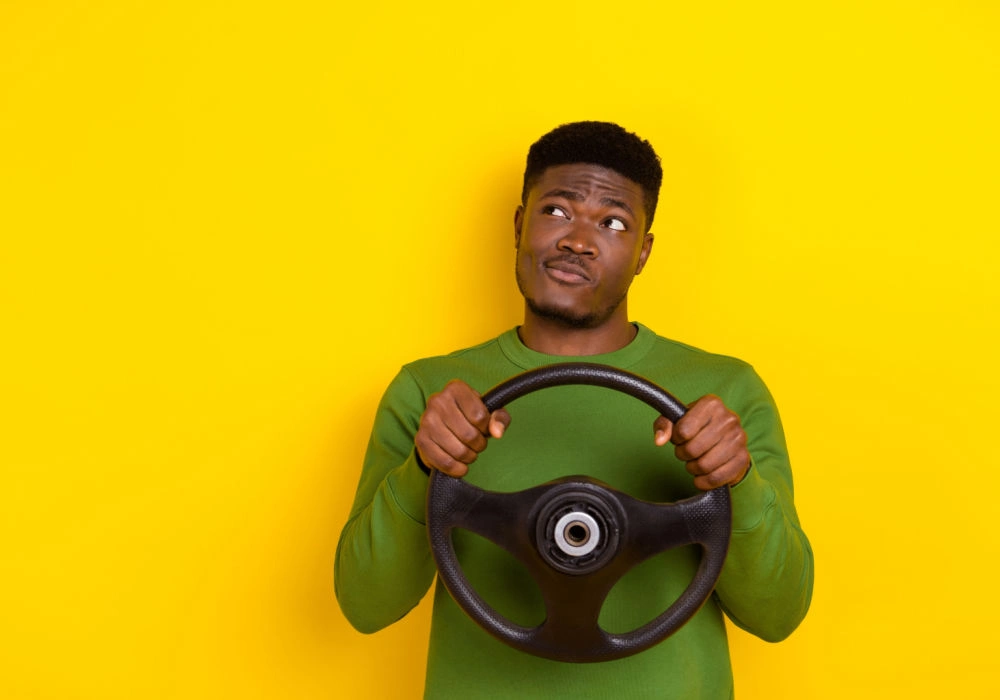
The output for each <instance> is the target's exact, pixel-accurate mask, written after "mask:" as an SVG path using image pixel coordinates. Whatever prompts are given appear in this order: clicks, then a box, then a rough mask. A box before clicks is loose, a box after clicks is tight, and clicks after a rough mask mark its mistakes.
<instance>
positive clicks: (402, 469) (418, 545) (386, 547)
mask: <svg viewBox="0 0 1000 700" xmlns="http://www.w3.org/2000/svg"><path fill="white" fill-rule="evenodd" d="M424 403H425V396H424V395H423V392H422V391H421V389H420V387H419V386H418V385H417V383H416V381H414V379H413V378H412V376H411V375H410V374H409V372H408V371H407V370H406V369H403V370H402V371H401V372H400V373H399V374H398V375H397V376H396V378H395V379H394V380H393V381H392V383H391V384H390V385H389V388H388V389H387V390H386V392H385V395H384V396H383V397H382V401H381V402H380V403H379V407H378V411H377V412H376V414H375V424H374V426H373V428H372V434H371V439H370V441H369V443H368V451H367V452H366V454H365V461H364V466H363V468H362V472H361V479H360V481H359V483H358V490H357V493H356V495H355V498H354V505H353V507H352V508H351V513H350V516H349V517H348V521H347V524H346V525H345V526H344V529H343V530H342V531H341V534H340V542H339V544H338V545H337V556H336V560H335V563H334V589H335V591H336V595H337V601H338V602H339V603H340V607H341V610H343V612H344V615H345V616H346V617H347V619H348V620H349V621H350V623H351V624H352V625H353V626H354V627H355V628H356V629H358V630H360V631H361V632H366V633H370V632H375V631H377V630H379V629H382V628H383V627H386V626H387V625H390V624H392V623H393V622H395V621H396V620H398V619H400V618H401V617H403V616H404V615H405V614H406V613H408V612H409V611H410V610H411V609H412V608H413V607H414V606H416V604H417V603H418V602H420V599H421V598H422V597H423V596H424V594H425V593H426V592H427V590H428V589H429V588H430V585H431V582H432V581H433V580H434V572H435V569H434V562H433V560H432V558H431V554H430V547H429V545H428V543H427V533H426V529H425V525H424V508H425V504H424V497H425V493H426V489H427V475H426V474H425V473H424V472H423V471H422V470H421V469H420V467H419V466H418V464H417V462H416V459H415V453H414V447H413V438H414V435H415V433H416V431H417V424H418V420H419V418H420V415H421V413H423V410H424Z"/></svg>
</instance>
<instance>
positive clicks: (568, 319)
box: [524, 297, 614, 328]
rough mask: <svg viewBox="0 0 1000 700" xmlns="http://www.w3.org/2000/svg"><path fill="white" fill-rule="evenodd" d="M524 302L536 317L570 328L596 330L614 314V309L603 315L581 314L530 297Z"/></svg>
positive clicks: (590, 312) (594, 313)
mask: <svg viewBox="0 0 1000 700" xmlns="http://www.w3.org/2000/svg"><path fill="white" fill-rule="evenodd" d="M524 300H525V301H526V302H527V304H528V308H529V309H530V310H531V312H532V313H533V314H535V316H538V317H539V318H544V319H546V320H548V321H555V322H557V323H561V324H563V325H565V326H567V327H569V328H595V327H596V326H599V325H601V324H602V323H603V322H604V321H606V320H607V318H608V317H609V316H611V314H612V313H613V312H614V309H611V310H610V311H608V312H606V313H603V314H602V313H598V312H595V311H589V312H580V311H576V310H574V309H567V308H563V307H558V306H554V305H551V304H544V303H539V302H537V301H536V300H534V299H531V298H530V297H525V298H524Z"/></svg>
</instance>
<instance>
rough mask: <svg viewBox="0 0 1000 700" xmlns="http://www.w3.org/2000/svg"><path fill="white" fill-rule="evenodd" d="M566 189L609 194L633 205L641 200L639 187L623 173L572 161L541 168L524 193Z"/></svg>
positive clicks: (581, 193)
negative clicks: (529, 187)
mask: <svg viewBox="0 0 1000 700" xmlns="http://www.w3.org/2000/svg"><path fill="white" fill-rule="evenodd" d="M560 190H566V191H571V192H576V193H579V194H580V195H583V196H584V197H588V196H598V197H607V196H612V197H614V198H616V199H621V200H623V201H626V202H628V203H629V204H630V205H633V206H634V207H641V206H642V203H643V195H644V192H643V189H642V186H641V185H640V184H639V183H637V182H634V181H632V180H629V179H628V178H627V177H625V176H624V175H621V174H620V173H618V172H616V171H614V170H611V169H610V168H605V167H603V166H600V165H591V164H589V163H573V164H570V165H553V166H550V167H548V168H546V169H545V171H544V172H543V173H542V174H541V176H540V177H539V178H538V180H536V181H535V183H534V185H532V187H531V190H530V191H529V192H528V196H529V197H544V196H545V195H546V193H549V192H553V191H560Z"/></svg>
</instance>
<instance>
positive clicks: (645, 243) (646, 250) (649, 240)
mask: <svg viewBox="0 0 1000 700" xmlns="http://www.w3.org/2000/svg"><path fill="white" fill-rule="evenodd" d="M651 252H653V234H651V233H647V234H646V235H645V236H643V237H642V250H640V251H639V264H638V265H636V266H635V274H637V275H638V274H639V273H640V272H642V268H644V267H646V261H647V260H649V254H650V253H651Z"/></svg>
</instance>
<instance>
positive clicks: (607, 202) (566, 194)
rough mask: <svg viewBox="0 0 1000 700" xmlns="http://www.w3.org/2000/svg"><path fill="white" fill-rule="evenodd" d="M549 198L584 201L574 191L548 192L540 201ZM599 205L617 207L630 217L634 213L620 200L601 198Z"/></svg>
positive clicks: (581, 196)
mask: <svg viewBox="0 0 1000 700" xmlns="http://www.w3.org/2000/svg"><path fill="white" fill-rule="evenodd" d="M549 197H561V198H562V199H568V200H570V201H571V202H582V201H584V200H585V199H586V197H584V196H583V194H581V193H580V192H577V191H576V190H559V189H556V190H549V191H548V192H546V193H545V194H543V195H542V199H547V198H549ZM601 205H602V206H605V207H618V208H619V209H624V210H625V211H627V212H628V213H629V215H631V216H633V217H634V216H635V212H634V211H632V207H630V206H629V205H628V204H626V203H625V202H624V201H622V200H620V199H615V198H614V197H601Z"/></svg>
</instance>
